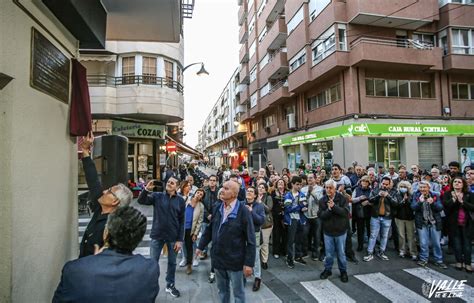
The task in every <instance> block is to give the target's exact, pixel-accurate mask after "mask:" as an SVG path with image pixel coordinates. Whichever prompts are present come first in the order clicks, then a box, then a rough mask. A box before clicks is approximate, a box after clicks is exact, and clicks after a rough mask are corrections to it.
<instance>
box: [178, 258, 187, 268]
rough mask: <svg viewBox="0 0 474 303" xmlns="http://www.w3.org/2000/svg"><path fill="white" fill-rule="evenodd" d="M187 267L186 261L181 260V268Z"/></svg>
mask: <svg viewBox="0 0 474 303" xmlns="http://www.w3.org/2000/svg"><path fill="white" fill-rule="evenodd" d="M185 266H186V259H184V258H183V259H181V262H179V267H185Z"/></svg>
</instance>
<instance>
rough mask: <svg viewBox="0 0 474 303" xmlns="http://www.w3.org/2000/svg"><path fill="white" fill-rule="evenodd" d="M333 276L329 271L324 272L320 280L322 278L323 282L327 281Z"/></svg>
mask: <svg viewBox="0 0 474 303" xmlns="http://www.w3.org/2000/svg"><path fill="white" fill-rule="evenodd" d="M331 275H332V272H330V271H329V270H326V269H325V270H324V271H323V272H322V273H321V274H320V275H319V278H321V279H322V280H324V279H327V278H329V276H331Z"/></svg>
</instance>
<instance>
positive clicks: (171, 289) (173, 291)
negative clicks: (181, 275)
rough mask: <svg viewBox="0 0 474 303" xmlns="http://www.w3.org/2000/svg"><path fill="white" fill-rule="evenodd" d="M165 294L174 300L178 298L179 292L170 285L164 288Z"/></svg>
mask: <svg viewBox="0 0 474 303" xmlns="http://www.w3.org/2000/svg"><path fill="white" fill-rule="evenodd" d="M166 292H168V293H170V295H172V296H173V297H175V298H178V297H179V296H180V295H181V294H180V293H179V290H177V289H176V287H174V284H171V285H169V286H167V287H166Z"/></svg>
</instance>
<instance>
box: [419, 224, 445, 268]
mask: <svg viewBox="0 0 474 303" xmlns="http://www.w3.org/2000/svg"><path fill="white" fill-rule="evenodd" d="M418 236H419V237H420V260H421V261H428V257H429V256H430V241H431V246H432V247H433V256H434V259H435V261H436V263H441V262H443V253H442V252H441V243H440V239H441V231H440V230H436V226H433V225H429V226H427V225H423V227H422V228H421V229H418Z"/></svg>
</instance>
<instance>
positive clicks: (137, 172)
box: [111, 121, 165, 182]
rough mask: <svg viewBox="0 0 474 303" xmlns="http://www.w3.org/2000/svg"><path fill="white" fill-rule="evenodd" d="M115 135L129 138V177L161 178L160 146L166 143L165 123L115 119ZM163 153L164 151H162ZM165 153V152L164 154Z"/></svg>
mask: <svg viewBox="0 0 474 303" xmlns="http://www.w3.org/2000/svg"><path fill="white" fill-rule="evenodd" d="M111 133H112V134H113V135H122V136H125V137H127V138H128V140H129V142H128V174H129V179H130V180H132V181H135V182H136V181H138V179H139V178H143V179H144V180H147V179H149V178H150V179H159V178H160V164H162V163H160V162H162V161H160V159H161V158H163V157H160V150H161V149H160V146H164V144H165V125H156V124H144V123H137V122H124V121H113V122H112V130H111ZM161 153H162V154H163V151H161ZM163 155H164V154H163Z"/></svg>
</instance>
